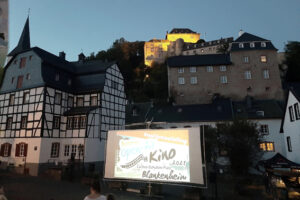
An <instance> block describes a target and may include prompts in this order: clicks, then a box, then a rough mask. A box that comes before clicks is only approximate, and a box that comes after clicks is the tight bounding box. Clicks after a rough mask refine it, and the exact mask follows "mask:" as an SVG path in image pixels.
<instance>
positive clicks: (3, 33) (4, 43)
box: [0, 0, 8, 67]
mask: <svg viewBox="0 0 300 200" xmlns="http://www.w3.org/2000/svg"><path fill="white" fill-rule="evenodd" d="M7 50H8V0H1V1H0V67H3V66H4V63H5V58H6V54H7Z"/></svg>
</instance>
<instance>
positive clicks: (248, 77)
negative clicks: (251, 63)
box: [244, 70, 252, 80]
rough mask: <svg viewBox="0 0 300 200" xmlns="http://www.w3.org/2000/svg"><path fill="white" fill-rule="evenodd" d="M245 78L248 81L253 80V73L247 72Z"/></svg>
mask: <svg viewBox="0 0 300 200" xmlns="http://www.w3.org/2000/svg"><path fill="white" fill-rule="evenodd" d="M244 77H245V79H246V80H250V79H252V76H251V71H250V70H247V71H245V73H244Z"/></svg>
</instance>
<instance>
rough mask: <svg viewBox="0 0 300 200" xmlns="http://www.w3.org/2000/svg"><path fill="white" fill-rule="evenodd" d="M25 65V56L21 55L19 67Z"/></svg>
mask: <svg viewBox="0 0 300 200" xmlns="http://www.w3.org/2000/svg"><path fill="white" fill-rule="evenodd" d="M25 65H26V58H25V57H23V58H21V62H20V68H23V67H25Z"/></svg>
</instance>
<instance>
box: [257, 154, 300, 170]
mask: <svg viewBox="0 0 300 200" xmlns="http://www.w3.org/2000/svg"><path fill="white" fill-rule="evenodd" d="M258 164H260V165H263V166H264V167H265V168H293V169H300V164H298V163H295V162H292V161H290V160H288V159H287V158H286V157H284V156H283V155H281V154H280V153H277V154H276V155H275V156H273V157H272V158H270V159H267V160H261V161H259V162H258Z"/></svg>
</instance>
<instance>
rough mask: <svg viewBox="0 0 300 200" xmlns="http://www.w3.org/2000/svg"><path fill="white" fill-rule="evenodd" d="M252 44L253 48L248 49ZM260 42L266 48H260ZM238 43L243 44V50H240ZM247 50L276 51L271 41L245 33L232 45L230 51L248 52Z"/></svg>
mask: <svg viewBox="0 0 300 200" xmlns="http://www.w3.org/2000/svg"><path fill="white" fill-rule="evenodd" d="M252 42H254V44H255V47H250V43H252ZM261 42H265V43H266V47H262V46H261ZM239 43H243V44H244V48H240V47H239ZM249 50H276V51H277V49H276V48H275V47H274V45H273V44H272V42H271V41H269V40H266V39H264V38H261V37H258V36H256V35H252V34H250V33H247V32H245V33H243V34H242V35H241V36H240V37H238V38H237V39H236V40H235V41H234V42H233V43H232V46H231V51H249Z"/></svg>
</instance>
